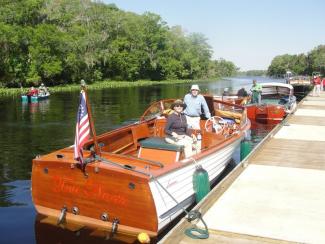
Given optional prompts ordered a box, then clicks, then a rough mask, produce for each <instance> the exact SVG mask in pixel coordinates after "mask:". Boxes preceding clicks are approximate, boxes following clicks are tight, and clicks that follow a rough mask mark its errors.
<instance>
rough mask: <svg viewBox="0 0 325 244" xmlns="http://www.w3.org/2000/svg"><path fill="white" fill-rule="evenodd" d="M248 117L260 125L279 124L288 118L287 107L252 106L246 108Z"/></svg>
mask: <svg viewBox="0 0 325 244" xmlns="http://www.w3.org/2000/svg"><path fill="white" fill-rule="evenodd" d="M246 108H247V117H248V118H249V119H250V120H254V121H256V122H260V123H267V124H277V123H280V122H281V121H282V120H283V119H284V117H285V116H286V114H287V113H286V111H285V107H283V106H281V105H273V104H265V105H258V104H250V105H247V106H246Z"/></svg>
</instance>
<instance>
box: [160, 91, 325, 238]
mask: <svg viewBox="0 0 325 244" xmlns="http://www.w3.org/2000/svg"><path fill="white" fill-rule="evenodd" d="M195 209H197V210H200V212H201V213H202V215H203V219H204V221H205V222H206V224H207V226H208V229H209V234H210V236H209V238H208V239H199V240H198V239H192V238H190V237H188V236H187V235H185V234H184V231H185V230H186V229H188V228H191V227H198V228H200V229H204V226H203V224H202V222H198V223H197V224H196V226H195V224H194V223H189V222H188V221H187V220H186V219H185V218H184V219H182V220H181V222H180V223H178V224H177V225H176V226H175V227H174V228H173V229H172V230H171V231H170V232H169V233H168V234H167V235H166V236H165V237H164V238H163V239H162V240H161V241H160V242H161V243H197V242H200V243H249V244H252V243H325V93H324V92H322V93H321V96H320V97H312V96H307V97H305V98H304V99H303V100H302V101H301V102H300V104H299V105H298V108H297V110H296V112H295V113H294V114H292V115H289V116H288V117H287V118H286V119H285V120H284V121H283V122H282V123H281V124H279V125H278V126H277V127H276V128H275V129H274V130H272V131H271V133H270V134H269V135H268V136H267V137H266V138H265V139H264V140H263V141H262V142H261V143H260V144H259V146H257V147H256V148H255V149H254V150H253V151H252V152H251V153H250V154H249V155H248V157H246V159H244V161H242V162H241V163H240V164H239V165H238V166H237V167H236V168H235V169H234V170H233V171H232V172H231V173H230V174H229V175H228V176H227V177H226V178H224V179H223V180H222V181H221V182H220V183H219V184H218V185H217V186H216V187H215V188H214V189H213V190H212V191H211V192H210V193H209V194H208V195H207V196H206V197H205V198H204V199H203V200H202V201H201V202H200V203H199V204H198V205H197V206H196V207H195Z"/></svg>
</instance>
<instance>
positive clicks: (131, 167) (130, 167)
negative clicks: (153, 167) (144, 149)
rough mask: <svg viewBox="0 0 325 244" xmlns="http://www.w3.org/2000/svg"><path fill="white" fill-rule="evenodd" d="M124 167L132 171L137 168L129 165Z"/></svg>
mask: <svg viewBox="0 0 325 244" xmlns="http://www.w3.org/2000/svg"><path fill="white" fill-rule="evenodd" d="M123 167H124V169H131V170H132V169H134V168H135V167H134V166H131V165H128V164H124V165H123Z"/></svg>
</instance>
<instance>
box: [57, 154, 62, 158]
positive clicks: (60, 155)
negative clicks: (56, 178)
mask: <svg viewBox="0 0 325 244" xmlns="http://www.w3.org/2000/svg"><path fill="white" fill-rule="evenodd" d="M56 157H57V158H64V155H63V154H57V155H56Z"/></svg>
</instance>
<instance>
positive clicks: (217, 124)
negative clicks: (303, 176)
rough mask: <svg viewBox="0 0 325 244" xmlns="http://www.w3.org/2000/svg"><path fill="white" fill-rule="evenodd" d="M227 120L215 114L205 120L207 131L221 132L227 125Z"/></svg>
mask: <svg viewBox="0 0 325 244" xmlns="http://www.w3.org/2000/svg"><path fill="white" fill-rule="evenodd" d="M226 125H227V122H226V121H225V120H224V119H223V118H222V117H219V116H213V117H211V118H210V119H208V120H207V121H206V122H205V125H204V127H205V130H206V131H207V132H213V131H214V132H215V133H216V134H221V133H222V131H223V130H224V128H225V127H226Z"/></svg>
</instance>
